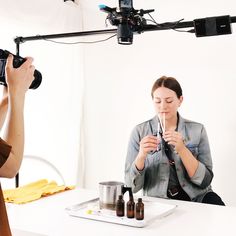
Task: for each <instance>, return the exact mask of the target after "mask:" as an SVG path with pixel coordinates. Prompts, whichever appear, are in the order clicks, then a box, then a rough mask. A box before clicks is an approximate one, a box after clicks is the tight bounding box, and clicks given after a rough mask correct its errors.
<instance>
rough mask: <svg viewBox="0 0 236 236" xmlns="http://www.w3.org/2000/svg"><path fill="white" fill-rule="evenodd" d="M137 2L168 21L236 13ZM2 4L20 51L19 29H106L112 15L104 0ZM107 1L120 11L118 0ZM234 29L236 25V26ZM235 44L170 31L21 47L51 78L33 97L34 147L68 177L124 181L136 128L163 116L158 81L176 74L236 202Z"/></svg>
mask: <svg viewBox="0 0 236 236" xmlns="http://www.w3.org/2000/svg"><path fill="white" fill-rule="evenodd" d="M133 1H134V7H135V8H137V9H140V8H143V9H155V12H154V13H153V14H152V16H153V17H154V18H155V19H156V21H157V22H159V23H162V22H168V21H177V20H180V19H182V18H184V20H185V21H190V20H193V19H196V18H202V17H210V16H218V15H227V14H229V15H231V16H234V15H236V3H235V2H234V1H233V0H225V1H217V0H215V1H213V0H208V1H204V0H199V1H187V0H179V1H170V0H166V1H156V0H150V1H141V0H133ZM0 3H1V8H0V11H1V12H0V13H1V14H0V27H1V28H3V29H4V30H3V31H2V32H1V39H0V42H1V48H7V49H9V50H14V44H13V42H12V38H13V37H15V36H16V35H17V36H31V35H37V34H51V33H62V32H73V31H80V30H98V29H104V28H105V17H106V14H105V13H103V12H100V11H99V10H98V4H100V3H101V2H100V1H98V0H90V1H85V0H80V1H79V3H80V5H79V7H71V6H68V5H66V4H64V3H63V2H62V1H56V0H51V1H46V0H43V1H30V0H21V1H16V0H14V1H13V0H12V1H3V0H0ZM102 3H104V4H107V5H108V6H111V7H114V6H117V5H118V0H110V1H106V0H104V1H103V2H102ZM232 29H233V31H235V26H234V24H232ZM108 36H110V35H100V36H92V37H87V38H83V39H81V38H79V40H80V41H81V40H97V39H104V38H106V37H108ZM65 40H67V41H76V40H78V39H76V40H75V39H65ZM65 40H63V41H65ZM235 42H236V34H235V33H234V32H233V34H232V35H226V36H215V37H204V38H196V37H195V35H194V34H189V33H180V32H176V31H173V30H168V31H156V32H148V33H144V34H141V35H135V36H134V43H133V45H131V46H121V45H118V44H117V40H116V38H113V39H110V40H109V41H106V42H103V43H98V44H86V45H83V46H81V45H77V46H68V45H64V46H63V45H57V44H52V43H49V42H45V41H37V42H27V43H25V44H22V45H21V51H22V54H23V55H33V56H34V57H35V65H36V67H37V68H39V69H40V70H41V71H42V73H43V75H44V80H43V84H42V85H41V87H40V88H39V89H38V90H36V91H32V92H31V91H30V94H29V96H28V100H27V105H26V121H27V127H26V128H27V131H26V138H27V142H26V153H27V154H29V153H31V154H32V153H33V154H35V155H40V156H44V157H45V158H47V159H48V160H50V161H51V162H53V163H54V164H55V165H56V166H57V167H58V168H59V169H60V170H61V172H62V173H63V175H64V177H65V179H66V182H67V183H71V182H72V183H73V182H77V183H78V184H80V185H81V186H82V185H83V186H84V187H87V188H93V189H97V188H98V182H99V181H103V180H121V181H122V180H123V178H124V162H125V155H126V149H127V143H128V139H129V135H130V132H131V130H132V128H133V127H134V126H135V125H136V124H137V123H140V122H142V121H144V120H146V119H149V118H150V117H152V116H153V115H154V110H153V107H152V101H151V96H150V90H151V87H152V84H153V82H154V81H155V80H156V79H157V78H159V77H160V76H162V75H168V76H174V77H176V78H177V79H178V80H179V81H180V83H181V85H182V87H183V92H184V103H183V105H182V107H181V109H180V112H181V114H182V116H184V117H185V118H188V119H192V120H196V121H198V122H202V123H203V124H204V125H205V126H206V129H207V131H208V136H209V140H210V144H211V150H212V157H213V162H214V174H215V177H214V180H213V184H212V185H213V188H214V190H215V191H216V192H217V193H219V194H220V195H221V196H222V198H223V200H224V201H225V202H226V204H229V205H234V206H236V200H235V198H234V194H235V193H236V191H235V190H234V186H235V183H234V179H236V172H235V171H234V156H235V152H234V133H235V132H234V131H235V130H236V122H235V120H236V112H235V105H234V101H235V100H236V93H235V91H234V89H235V86H236V82H235V66H234V54H235V51H236V43H235ZM81 121H82V123H81ZM81 125H82V126H81ZM81 127H82V129H81ZM81 133H82V134H84V139H83V140H81V139H80V138H81ZM82 137H83V136H82ZM81 143H82V144H84V145H81ZM81 147H82V149H81ZM80 150H82V152H83V150H84V155H81V153H80ZM82 154H83V153H82ZM83 170H84V172H83ZM31 171H34V167H32V170H31Z"/></svg>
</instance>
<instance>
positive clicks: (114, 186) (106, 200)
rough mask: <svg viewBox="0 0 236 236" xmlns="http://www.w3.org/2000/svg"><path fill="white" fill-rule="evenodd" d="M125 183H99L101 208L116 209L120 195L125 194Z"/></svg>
mask: <svg viewBox="0 0 236 236" xmlns="http://www.w3.org/2000/svg"><path fill="white" fill-rule="evenodd" d="M123 188H124V183H122V182H117V181H106V182H100V183H99V206H100V209H109V210H115V208H116V201H117V199H118V197H119V195H122V194H123Z"/></svg>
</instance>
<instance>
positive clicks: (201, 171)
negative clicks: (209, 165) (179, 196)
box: [191, 162, 206, 186]
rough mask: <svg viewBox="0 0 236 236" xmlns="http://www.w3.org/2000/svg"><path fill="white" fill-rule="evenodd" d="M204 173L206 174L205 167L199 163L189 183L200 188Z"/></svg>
mask: <svg viewBox="0 0 236 236" xmlns="http://www.w3.org/2000/svg"><path fill="white" fill-rule="evenodd" d="M205 173H206V167H205V166H204V165H203V164H202V163H201V162H199V164H198V168H197V170H196V172H195V174H194V175H193V176H192V178H191V181H192V182H193V183H194V184H196V185H199V186H200V185H201V184H202V182H203V180H204V177H205Z"/></svg>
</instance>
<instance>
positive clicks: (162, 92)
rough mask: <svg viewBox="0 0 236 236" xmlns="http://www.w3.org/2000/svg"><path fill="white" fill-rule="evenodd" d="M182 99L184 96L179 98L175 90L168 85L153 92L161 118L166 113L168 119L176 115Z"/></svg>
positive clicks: (154, 101)
mask: <svg viewBox="0 0 236 236" xmlns="http://www.w3.org/2000/svg"><path fill="white" fill-rule="evenodd" d="M182 101H183V97H182V96H181V97H180V98H178V97H177V95H176V93H175V92H174V91H173V90H171V89H168V88H166V87H159V88H158V89H156V90H155V91H154V93H153V103H154V108H155V111H156V113H157V114H158V115H159V116H160V117H161V118H162V117H163V116H164V115H165V119H166V120H169V119H171V118H174V117H176V115H177V111H178V108H179V107H180V105H181V103H182Z"/></svg>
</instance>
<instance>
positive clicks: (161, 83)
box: [151, 76, 182, 98]
mask: <svg viewBox="0 0 236 236" xmlns="http://www.w3.org/2000/svg"><path fill="white" fill-rule="evenodd" d="M160 87H165V88H168V89H171V90H173V91H174V92H175V93H176V95H177V97H178V98H180V97H181V96H182V88H181V86H180V84H179V82H178V81H177V80H176V79H175V78H173V77H167V76H162V77H161V78H159V79H157V80H156V81H155V83H154V84H153V86H152V92H151V95H152V98H153V93H154V92H155V90H156V89H158V88H160Z"/></svg>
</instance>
